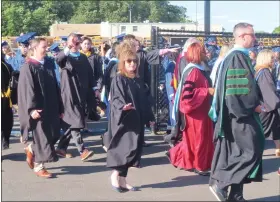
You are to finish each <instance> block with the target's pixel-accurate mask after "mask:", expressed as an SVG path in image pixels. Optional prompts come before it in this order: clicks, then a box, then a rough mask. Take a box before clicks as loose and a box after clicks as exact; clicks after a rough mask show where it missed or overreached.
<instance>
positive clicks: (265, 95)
mask: <svg viewBox="0 0 280 202" xmlns="http://www.w3.org/2000/svg"><path fill="white" fill-rule="evenodd" d="M34 36H35V35H34V34H32V35H30V34H26V35H22V36H20V37H19V38H18V42H19V44H20V46H19V50H18V52H16V53H14V52H13V51H12V50H11V48H10V47H9V44H8V43H7V42H2V51H1V53H2V54H1V63H2V65H1V73H2V74H1V79H2V84H1V94H2V96H1V107H2V111H1V116H2V128H1V135H2V142H3V146H2V147H3V149H7V148H9V138H10V134H11V130H12V127H13V110H12V108H13V105H17V106H18V107H17V108H16V109H17V110H18V115H19V121H20V130H21V134H22V136H21V139H22V142H23V143H24V144H25V145H26V147H25V149H24V150H25V152H26V161H27V164H28V165H29V167H30V168H31V169H33V170H34V172H35V174H36V175H37V176H40V177H45V178H50V177H52V174H51V173H50V172H48V171H47V169H46V167H45V163H47V162H55V161H57V160H58V159H59V157H62V158H71V157H72V154H71V153H69V152H68V151H67V148H68V146H69V143H70V140H71V139H73V141H74V143H75V146H76V148H77V150H78V152H79V153H80V157H81V160H82V161H85V160H87V159H89V158H90V157H91V156H92V155H93V154H94V151H90V150H89V149H88V148H87V147H86V146H85V144H84V141H83V136H82V131H83V130H85V129H86V122H87V120H93V121H97V120H99V119H100V117H101V116H102V113H101V112H102V111H103V112H104V113H103V115H105V114H106V116H107V118H108V128H107V132H106V133H105V134H104V135H102V142H103V143H102V146H103V148H104V150H105V152H106V153H107V167H109V168H112V174H111V184H112V187H113V189H114V190H115V191H117V192H120V193H122V192H126V191H135V190H137V189H136V187H134V186H131V185H130V184H129V183H128V182H127V180H126V178H127V174H128V170H129V168H131V167H136V168H140V167H141V154H142V150H143V146H145V145H146V143H145V141H144V132H145V126H146V127H150V126H152V125H153V124H154V121H155V117H154V114H153V112H152V106H153V104H154V102H153V97H152V96H151V92H150V81H151V78H150V68H157V67H156V66H152V65H159V64H160V63H162V66H160V65H159V67H163V68H165V86H166V93H167V98H168V101H169V102H168V103H169V115H170V116H169V125H170V127H171V129H172V132H171V134H169V135H166V136H165V137H164V140H165V141H166V142H168V143H169V145H170V149H169V150H168V151H167V152H166V155H167V157H168V159H169V160H170V163H171V164H172V165H173V166H174V167H176V168H180V169H184V170H186V171H189V172H195V173H197V174H198V175H202V176H209V175H210V181H209V188H210V190H211V192H212V193H213V195H214V196H215V197H216V198H217V200H219V201H226V200H229V201H245V199H244V198H243V186H244V184H245V183H250V182H253V181H262V154H263V150H264V143H265V142H264V140H265V138H267V137H272V139H273V140H274V142H275V145H276V150H275V155H276V156H277V157H280V55H279V54H280V47H274V48H273V49H272V50H270V49H265V48H263V47H258V46H255V44H256V43H255V41H256V38H255V34H254V29H253V26H252V25H251V24H248V23H239V24H237V25H236V26H235V27H234V30H233V37H234V39H235V44H225V45H223V46H222V47H219V46H217V41H216V39H215V37H209V38H208V39H207V40H206V43H205V44H202V43H201V42H200V41H198V40H197V39H196V38H189V39H188V40H187V41H186V43H185V45H184V47H183V49H182V51H180V50H181V49H179V48H169V49H168V48H166V49H156V50H151V51H148V52H146V51H144V50H143V49H142V46H141V44H140V42H139V41H138V40H137V39H136V37H135V36H133V35H130V34H128V35H126V36H125V37H124V39H123V40H122V41H118V42H115V43H114V44H112V46H109V45H107V44H103V45H102V46H101V47H100V50H99V53H97V52H96V50H95V49H94V48H93V47H92V41H91V39H90V38H88V37H87V36H81V35H79V34H75V33H71V34H70V35H69V36H68V37H67V39H66V40H65V41H63V44H61V45H62V47H63V49H62V50H60V48H59V44H52V45H51V46H50V47H48V46H47V41H46V39H44V38H40V37H39V38H34ZM3 117H5V118H3ZM61 131H62V133H61ZM30 133H32V136H30ZM30 137H31V138H32V139H30ZM30 140H31V142H30ZM56 144H57V146H56V147H55V145H56ZM279 169H280V168H279ZM279 172H280V170H279ZM228 188H230V193H229V194H228Z"/></svg>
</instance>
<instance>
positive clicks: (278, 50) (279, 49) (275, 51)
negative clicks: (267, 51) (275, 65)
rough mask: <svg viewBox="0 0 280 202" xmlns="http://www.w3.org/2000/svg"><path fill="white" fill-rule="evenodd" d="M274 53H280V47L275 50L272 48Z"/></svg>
mask: <svg viewBox="0 0 280 202" xmlns="http://www.w3.org/2000/svg"><path fill="white" fill-rule="evenodd" d="M272 51H273V52H274V53H280V46H279V47H274V48H272Z"/></svg>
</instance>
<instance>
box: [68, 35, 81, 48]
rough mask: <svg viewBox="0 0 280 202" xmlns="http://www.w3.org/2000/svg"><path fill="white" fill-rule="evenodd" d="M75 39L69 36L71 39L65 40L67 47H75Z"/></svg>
mask: <svg viewBox="0 0 280 202" xmlns="http://www.w3.org/2000/svg"><path fill="white" fill-rule="evenodd" d="M77 42H78V41H77V40H76V37H71V39H70V40H69V41H67V46H68V48H69V49H71V48H73V47H76V46H77Z"/></svg>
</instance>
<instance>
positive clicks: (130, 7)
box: [128, 4, 132, 23]
mask: <svg viewBox="0 0 280 202" xmlns="http://www.w3.org/2000/svg"><path fill="white" fill-rule="evenodd" d="M128 9H129V23H131V10H132V5H131V4H129V5H128Z"/></svg>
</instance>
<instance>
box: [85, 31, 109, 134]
mask: <svg viewBox="0 0 280 202" xmlns="http://www.w3.org/2000/svg"><path fill="white" fill-rule="evenodd" d="M80 52H81V53H82V54H84V55H86V56H87V58H88V61H89V64H90V66H91V68H92V72H93V79H94V84H96V86H94V87H93V91H94V93H95V99H94V102H95V101H96V103H94V105H95V106H96V105H97V103H100V93H101V89H102V86H103V71H102V68H103V60H102V57H101V56H100V55H98V54H96V53H95V52H94V49H93V48H92V41H91V39H90V38H89V37H86V36H84V37H82V42H81V50H80ZM98 109H99V110H102V109H101V108H100V107H98ZM100 113H104V112H102V111H100ZM96 121H97V120H96ZM83 132H84V133H87V132H90V130H89V129H87V127H85V128H84V130H83Z"/></svg>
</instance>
